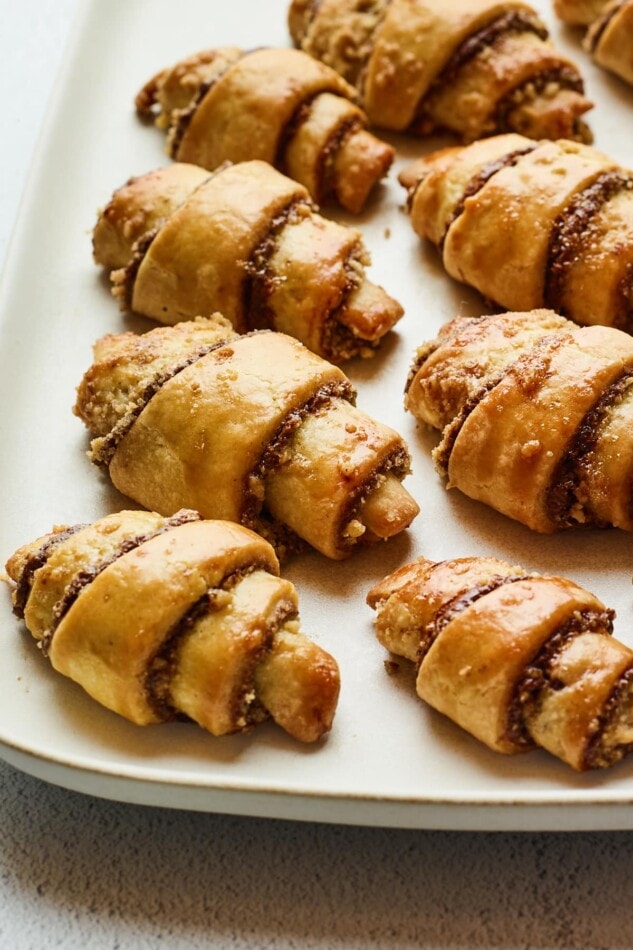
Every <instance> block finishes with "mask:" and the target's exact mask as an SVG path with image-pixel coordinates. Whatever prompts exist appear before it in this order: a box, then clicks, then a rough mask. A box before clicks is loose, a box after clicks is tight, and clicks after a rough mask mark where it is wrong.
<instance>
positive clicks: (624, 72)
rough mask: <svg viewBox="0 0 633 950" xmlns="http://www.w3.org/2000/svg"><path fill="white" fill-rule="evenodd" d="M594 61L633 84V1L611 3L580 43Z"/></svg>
mask: <svg viewBox="0 0 633 950" xmlns="http://www.w3.org/2000/svg"><path fill="white" fill-rule="evenodd" d="M583 46H584V47H585V49H586V50H587V51H588V52H589V53H591V56H592V58H593V59H594V60H595V62H596V63H597V64H598V65H599V66H602V67H603V69H608V70H609V72H612V73H615V75H616V76H619V77H620V79H623V80H624V81H625V82H628V83H630V84H631V85H633V0H612V2H611V3H608V4H607V5H606V6H605V7H604V9H603V10H602V12H601V14H600V16H599V17H597V19H595V20H594V21H593V22H592V23H591V25H590V27H589V29H588V30H587V34H586V36H585V38H584V40H583Z"/></svg>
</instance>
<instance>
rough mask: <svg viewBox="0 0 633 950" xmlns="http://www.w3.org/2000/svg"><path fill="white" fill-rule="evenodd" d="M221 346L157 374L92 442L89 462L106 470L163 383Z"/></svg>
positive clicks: (209, 347) (210, 346)
mask: <svg viewBox="0 0 633 950" xmlns="http://www.w3.org/2000/svg"><path fill="white" fill-rule="evenodd" d="M223 346H226V341H225V340H221V341H220V342H219V343H209V344H208V345H207V346H203V347H201V348H200V349H199V350H198V351H197V352H196V353H193V354H191V355H190V356H188V357H187V358H186V359H184V360H181V362H179V363H175V364H174V365H173V366H172V367H171V368H170V369H168V370H165V372H163V373H157V374H156V376H155V377H154V379H152V380H151V381H150V382H149V383H148V384H147V386H146V387H145V389H144V390H143V392H142V393H141V394H140V396H139V397H138V399H137V400H136V402H135V404H134V406H133V407H132V409H130V410H129V412H127V413H126V414H125V415H124V416H123V417H122V418H121V419H119V421H118V422H117V424H116V425H115V426H114V428H113V429H111V430H110V432H109V433H108V434H107V435H106V436H102V437H100V438H97V439H93V440H92V442H91V443H90V452H89V457H90V461H91V462H93V463H94V464H95V465H99V466H101V467H102V468H107V467H108V465H109V464H110V462H111V461H112V458H113V456H114V453H115V452H116V450H117V446H118V445H119V442H120V441H121V440H122V439H123V438H124V436H125V435H127V433H128V432H129V431H130V429H131V428H132V426H133V425H134V423H135V421H136V420H137V419H138V417H139V416H140V414H141V413H142V411H143V409H145V407H146V406H147V405H148V403H149V401H150V400H151V399H152V397H153V396H155V395H156V393H157V392H158V391H159V390H160V389H161V387H162V386H164V385H165V383H168V382H169V380H170V379H173V378H174V377H175V376H177V375H178V373H181V372H182V371H183V370H185V369H187V367H188V366H191V365H193V363H195V362H197V361H198V360H200V359H202V358H203V357H204V356H208V355H209V354H210V353H213V351H214V350H218V349H220V348H221V347H223Z"/></svg>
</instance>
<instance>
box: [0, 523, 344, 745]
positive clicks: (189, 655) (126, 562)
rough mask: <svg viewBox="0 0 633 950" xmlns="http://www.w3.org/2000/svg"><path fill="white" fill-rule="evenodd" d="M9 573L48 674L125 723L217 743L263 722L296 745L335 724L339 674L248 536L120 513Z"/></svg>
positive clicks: (266, 552) (61, 536)
mask: <svg viewBox="0 0 633 950" xmlns="http://www.w3.org/2000/svg"><path fill="white" fill-rule="evenodd" d="M6 569H7V573H8V575H9V578H10V581H11V583H12V597H13V603H14V611H15V613H16V614H17V615H18V616H19V617H22V618H24V620H25V622H26V626H27V628H28V629H29V631H30V632H31V634H32V635H33V637H34V638H35V639H36V641H37V642H38V645H39V646H40V647H41V649H42V651H43V652H44V653H45V654H46V655H47V656H48V658H49V660H50V661H51V664H52V665H53V667H54V668H55V669H56V670H57V671H58V672H59V673H62V674H64V675H65V676H68V677H70V678H71V679H72V680H74V681H75V682H76V683H79V684H80V685H81V686H82V687H83V688H84V689H85V690H86V692H87V693H89V694H90V696H92V697H93V698H94V699H96V700H97V701H98V702H100V703H101V704H102V705H103V706H106V707H107V708H108V709H112V710H114V711H115V712H117V713H119V714H120V715H121V716H125V717H126V718H127V719H129V720H131V721H132V722H134V723H137V724H139V725H146V724H149V723H157V722H164V721H167V720H170V719H175V718H183V717H184V718H188V719H192V720H193V721H194V722H196V723H198V724H199V725H200V726H202V727H203V728H204V729H206V730H208V731H209V732H211V733H212V734H213V735H216V736H220V735H225V734H227V733H233V732H240V731H244V730H247V729H250V728H251V727H252V726H254V725H256V724H257V723H259V722H262V721H263V720H265V719H268V718H272V719H273V720H274V721H275V722H276V723H278V724H279V725H280V726H281V727H282V728H283V729H285V730H286V731H287V732H288V733H290V735H292V736H294V737H295V738H296V739H300V740H301V741H303V742H314V741H316V740H317V739H319V738H320V737H321V736H322V735H323V734H324V733H326V732H327V731H328V730H329V729H330V727H331V725H332V720H333V717H334V712H335V709H336V704H337V699H338V693H339V671H338V667H337V664H336V662H335V660H334V659H333V657H331V656H330V654H329V653H326V651H325V650H323V649H321V647H319V646H317V644H316V643H314V642H312V641H311V640H309V639H308V638H307V637H306V636H304V634H302V633H301V631H300V629H299V624H298V620H297V615H298V602H297V593H296V591H295V589H294V587H293V586H292V584H290V583H289V582H288V581H286V580H283V579H282V578H280V577H279V576H278V575H279V565H278V562H277V558H276V556H275V554H274V552H273V549H272V548H271V546H270V545H269V544H268V543H267V542H266V541H264V539H263V538H261V537H259V536H258V535H256V534H255V533H254V532H252V531H249V530H248V529H247V528H244V527H242V526H240V525H236V524H230V523H228V522H223V521H202V520H200V517H199V515H198V514H197V513H196V512H193V511H185V510H183V511H180V512H178V513H176V514H175V515H174V517H172V518H169V519H165V518H162V517H161V516H160V515H157V514H155V513H153V512H146V511H122V512H120V513H118V514H112V515H107V516H106V517H104V518H101V519H100V520H98V521H96V522H94V523H93V524H88V525H81V524H80V525H73V526H62V527H56V528H54V529H53V531H52V532H51V533H50V534H47V535H45V536H44V537H41V538H38V539H37V540H35V541H33V542H31V543H29V544H25V545H24V546H23V547H21V548H20V549H19V550H18V551H16V552H15V554H14V555H13V556H12V557H11V558H10V559H9V561H8V562H7V565H6Z"/></svg>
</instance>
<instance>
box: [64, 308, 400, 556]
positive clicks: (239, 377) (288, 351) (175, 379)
mask: <svg viewBox="0 0 633 950" xmlns="http://www.w3.org/2000/svg"><path fill="white" fill-rule="evenodd" d="M354 399H355V393H354V390H353V388H352V385H351V383H350V382H349V380H348V379H347V377H346V376H345V374H344V373H343V372H342V371H341V370H340V369H339V368H337V367H336V366H334V365H333V364H331V363H328V362H327V361H325V360H323V359H321V357H318V356H316V355H315V354H313V353H311V352H310V351H309V350H308V349H306V348H305V347H304V346H302V345H301V344H300V343H298V342H297V341H296V340H294V339H293V338H292V337H289V336H286V335H285V334H283V333H274V332H272V331H265V330H264V331H259V332H255V333H251V334H246V335H243V336H238V335H237V334H235V333H234V332H233V331H232V330H231V328H230V326H229V324H228V323H227V322H226V320H224V319H223V318H222V317H220V316H219V315H216V317H215V318H214V319H202V318H201V319H198V320H196V321H193V322H188V323H180V324H178V325H176V326H174V327H157V328H156V329H154V330H151V331H149V332H148V333H146V334H144V335H136V334H133V333H122V334H118V335H111V336H107V337H104V338H103V339H102V340H100V341H99V342H98V343H97V344H96V346H95V357H94V363H93V365H92V366H91V367H90V369H89V370H88V371H87V372H86V374H85V376H84V378H83V380H82V382H81V385H80V386H79V389H78V398H77V405H76V407H75V412H76V413H77V414H78V415H79V416H80V417H81V418H82V419H83V421H84V422H85V424H86V425H87V427H88V429H89V431H90V434H91V436H92V439H93V441H92V444H91V453H90V454H91V458H92V460H93V461H94V462H95V463H97V464H98V465H101V466H102V467H104V468H106V469H107V470H108V471H109V474H110V477H111V479H112V481H113V482H114V484H115V486H116V487H117V488H118V489H119V490H120V491H122V492H123V493H124V494H125V495H128V496H129V497H131V498H133V499H134V500H135V501H137V502H139V503H140V504H141V505H143V506H144V507H145V508H148V509H150V510H153V511H159V512H160V513H161V514H163V515H171V514H173V513H174V512H175V511H177V510H178V509H180V508H193V509H195V510H196V511H199V512H200V513H201V514H202V515H203V517H205V518H223V519H227V520H229V521H235V522H238V523H242V524H245V525H247V526H248V527H252V528H255V529H256V530H258V531H260V532H262V533H264V534H266V535H267V536H270V537H271V538H273V539H274V541H275V545H276V547H277V549H278V551H279V552H280V553H281V554H283V553H285V552H286V551H287V550H288V549H292V548H293V547H295V546H296V544H297V542H298V539H303V541H305V542H308V544H310V545H312V546H313V547H315V548H316V549H317V550H319V551H321V552H322V553H323V554H325V555H327V556H328V557H332V558H343V557H346V556H347V555H349V554H350V553H351V552H352V550H353V549H354V547H355V546H356V545H357V544H358V543H361V544H362V543H367V542H370V541H375V540H376V539H377V538H385V539H386V538H389V537H391V536H392V535H395V534H398V533H399V532H400V531H402V530H403V529H404V528H406V527H407V526H408V525H409V523H410V522H411V520H412V519H413V518H414V517H415V515H416V514H417V513H418V506H417V504H416V503H415V502H414V501H413V499H412V498H411V496H410V495H409V493H408V492H407V491H406V489H405V488H404V487H403V486H402V484H401V481H402V479H403V478H404V476H405V475H406V474H407V472H408V470H409V464H410V459H409V454H408V451H407V448H406V446H405V444H404V442H403V440H402V439H401V437H400V436H399V435H398V434H397V433H396V432H395V431H394V430H393V429H391V428H389V427H387V426H386V425H383V424H382V423H380V422H377V421H375V420H373V419H371V418H370V417H368V416H367V415H365V414H364V413H363V412H361V411H360V410H359V409H357V408H356V407H355V405H354Z"/></svg>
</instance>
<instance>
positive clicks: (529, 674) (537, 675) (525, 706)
mask: <svg viewBox="0 0 633 950" xmlns="http://www.w3.org/2000/svg"><path fill="white" fill-rule="evenodd" d="M614 616H615V614H614V611H613V610H583V611H577V612H575V613H574V614H573V616H572V617H570V618H569V620H568V621H567V622H566V623H564V624H563V625H562V626H560V627H559V628H558V630H557V631H556V632H555V633H554V634H553V635H552V636H551V637H550V638H549V639H548V640H547V642H546V643H545V645H544V646H543V647H542V649H541V650H540V651H539V652H538V653H537V654H536V656H535V657H534V659H533V660H532V662H531V663H530V664H529V665H528V666H527V667H526V669H525V672H524V674H523V675H522V676H521V678H520V680H519V681H518V683H517V684H516V687H515V689H514V694H513V698H512V701H511V703H510V708H509V713H508V728H507V736H508V738H509V739H510V741H511V742H513V743H515V744H517V745H520V746H524V747H526V748H529V747H531V746H532V745H533V742H532V739H531V738H530V734H529V720H530V717H531V716H533V715H535V713H536V712H537V710H538V707H539V703H540V700H541V697H542V696H543V693H544V691H545V690H555V691H556V690H561V689H565V684H564V683H562V682H560V680H558V679H556V678H555V677H554V676H553V675H552V667H553V665H554V663H555V660H556V658H557V656H558V654H559V652H560V651H561V649H562V648H563V647H564V645H565V644H566V643H568V642H569V640H570V639H571V638H572V637H577V636H580V635H581V634H583V633H594V634H595V633H597V634H602V635H604V636H610V635H611V633H612V632H613V618H614Z"/></svg>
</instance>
